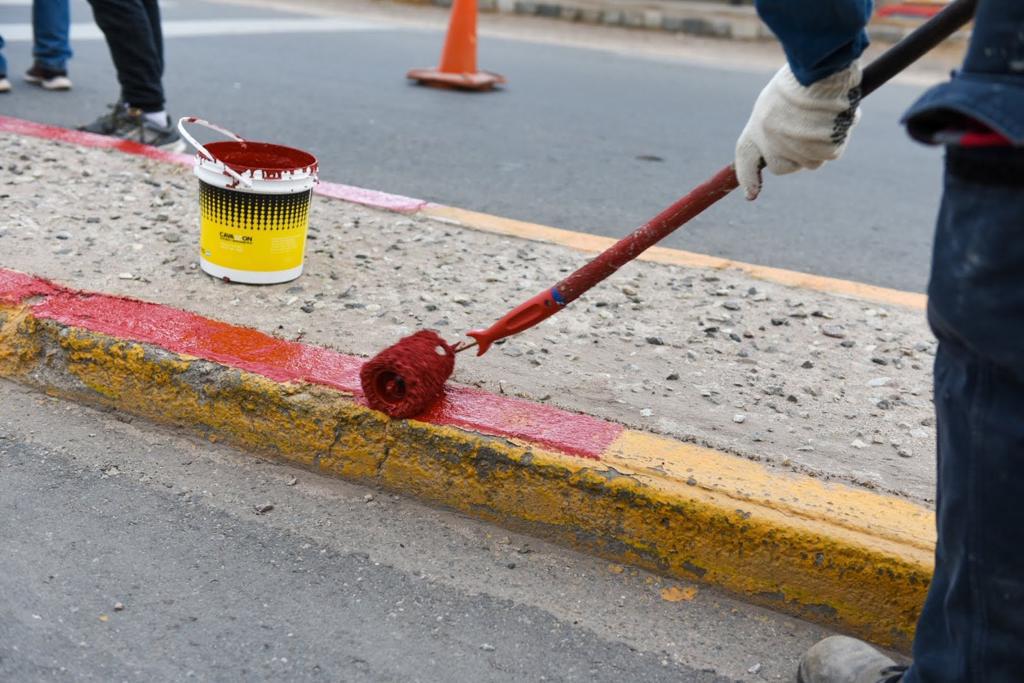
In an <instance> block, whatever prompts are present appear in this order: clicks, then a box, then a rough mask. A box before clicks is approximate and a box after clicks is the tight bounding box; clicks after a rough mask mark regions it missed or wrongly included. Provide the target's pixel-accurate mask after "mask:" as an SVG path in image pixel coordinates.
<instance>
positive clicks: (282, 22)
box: [0, 0, 400, 43]
mask: <svg viewBox="0 0 1024 683" xmlns="http://www.w3.org/2000/svg"><path fill="white" fill-rule="evenodd" d="M5 1H10V0H0V2H5ZM381 30H400V29H399V27H395V26H388V25H387V24H383V23H375V22H369V21H356V20H352V19H324V18H309V19H203V20H196V21H193V20H178V21H165V22H163V32H164V38H196V37H202V36H241V35H259V34H267V33H343V32H348V31H381ZM0 36H3V38H4V40H5V41H7V42H10V43H14V42H25V41H30V40H32V24H29V23H26V24H0ZM71 40H72V41H75V40H103V33H102V32H100V29H99V27H98V26H96V25H95V24H93V23H81V24H72V25H71Z"/></svg>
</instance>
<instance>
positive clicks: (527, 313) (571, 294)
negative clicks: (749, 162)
mask: <svg viewBox="0 0 1024 683" xmlns="http://www.w3.org/2000/svg"><path fill="white" fill-rule="evenodd" d="M738 185H739V182H738V181H737V180H736V172H735V171H734V170H733V168H732V166H726V167H725V168H723V169H722V170H721V171H719V172H718V173H716V174H715V175H714V176H712V177H711V179H710V180H708V181H707V182H705V183H704V184H702V185H699V186H698V187H696V188H695V189H694V190H693V191H692V192H690V194H688V195H686V196H685V197H683V198H682V199H679V200H678V201H676V202H675V203H674V204H672V206H670V207H668V208H667V209H665V210H664V211H662V212H661V213H659V214H658V215H657V216H655V217H654V218H652V219H651V220H650V221H648V222H647V223H645V224H644V225H642V226H640V227H639V228H637V229H636V230H634V231H633V232H631V233H630V234H628V235H626V236H625V237H623V238H622V239H621V240H619V241H618V242H616V243H615V244H613V245H612V246H610V247H608V248H607V249H605V250H604V251H603V252H601V253H600V254H598V255H597V257H595V258H594V260H592V261H590V262H589V263H587V264H586V265H585V266H583V267H582V268H580V269H579V270H577V271H576V272H574V273H573V274H571V275H570V276H569V277H567V278H565V279H564V280H562V281H561V282H559V283H558V284H557V285H555V286H554V287H553V288H551V289H547V290H545V291H543V292H541V293H540V294H538V295H536V296H534V297H533V298H532V299H529V300H527V301H524V302H523V303H521V304H520V305H519V306H516V307H515V308H514V309H512V310H511V311H510V312H509V313H508V314H507V315H505V317H503V318H502V319H501V320H499V321H498V322H496V323H494V324H493V325H491V326H490V327H489V328H487V329H486V330H473V331H472V332H467V333H466V334H468V335H469V336H470V337H472V338H473V339H475V340H476V341H477V351H476V355H478V356H482V355H484V354H485V353H487V349H489V348H490V347H491V344H493V343H494V342H496V341H497V340H499V339H504V338H505V337H508V336H511V335H513V334H519V333H520V332H522V331H523V330H528V329H529V328H531V327H533V326H534V325H536V324H537V323H539V322H541V321H542V320H546V319H547V318H550V317H551V316H553V315H554V314H555V313H558V311H560V310H562V308H564V307H565V305H566V304H569V303H572V302H573V301H575V300H576V299H578V298H579V296H580V295H581V294H583V293H584V292H585V291H587V290H588V289H590V288H591V287H593V286H594V285H596V284H597V283H598V282H600V281H601V280H604V279H605V278H606V277H608V276H609V275H611V274H612V273H614V272H615V271H617V270H618V269H619V268H621V267H622V266H624V265H625V264H627V263H629V262H630V261H632V260H633V259H635V258H636V257H637V256H639V255H640V254H641V253H643V252H644V251H646V250H647V249H648V248H650V247H651V246H653V245H654V244H656V243H657V242H659V241H661V240H662V239H663V238H664V237H666V236H667V235H668V234H669V233H671V232H673V231H674V230H675V229H676V228H678V227H679V226H681V225H683V224H684V223H686V222H687V221H689V220H690V219H691V218H693V217H694V216H696V215H697V214H699V213H700V212H702V211H703V210H704V209H706V208H708V207H709V206H711V205H712V204H714V203H715V202H717V201H718V200H719V199H721V198H722V197H724V196H725V195H727V194H729V193H730V192H732V191H733V190H735V189H736V187H737V186H738Z"/></svg>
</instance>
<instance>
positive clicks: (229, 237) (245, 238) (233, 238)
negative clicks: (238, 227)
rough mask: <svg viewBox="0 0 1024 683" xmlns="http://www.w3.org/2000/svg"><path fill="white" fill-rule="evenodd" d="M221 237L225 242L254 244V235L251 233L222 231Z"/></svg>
mask: <svg viewBox="0 0 1024 683" xmlns="http://www.w3.org/2000/svg"><path fill="white" fill-rule="evenodd" d="M220 238H221V239H222V240H224V241H225V242H236V243H238V244H252V237H251V236H250V235H236V234H234V233H233V232H225V231H223V230H222V231H221V232H220Z"/></svg>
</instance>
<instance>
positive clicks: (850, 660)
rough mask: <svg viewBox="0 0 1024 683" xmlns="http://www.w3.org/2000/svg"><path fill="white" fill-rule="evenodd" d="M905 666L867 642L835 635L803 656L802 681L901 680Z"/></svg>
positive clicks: (894, 682) (874, 682)
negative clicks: (899, 664)
mask: <svg viewBox="0 0 1024 683" xmlns="http://www.w3.org/2000/svg"><path fill="white" fill-rule="evenodd" d="M906 670H907V667H905V666H898V665H897V664H896V662H894V661H892V660H891V659H889V658H888V657H886V656H885V655H883V654H882V653H881V652H879V651H878V650H876V649H875V648H873V647H871V646H870V645H868V644H867V643H865V642H863V641H860V640H856V639H855V638H847V637H846V636H832V637H830V638H826V639H825V640H823V641H821V642H820V643H818V644H817V645H815V646H814V647H812V648H811V649H810V650H808V651H807V652H805V653H804V656H803V657H801V658H800V668H799V669H798V670H797V675H796V679H797V681H798V683H899V681H900V679H901V678H903V672H905V671H906Z"/></svg>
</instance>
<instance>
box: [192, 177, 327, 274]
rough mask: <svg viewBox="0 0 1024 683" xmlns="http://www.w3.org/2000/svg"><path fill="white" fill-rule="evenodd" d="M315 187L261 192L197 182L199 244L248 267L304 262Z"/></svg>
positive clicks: (210, 256)
mask: <svg viewBox="0 0 1024 683" xmlns="http://www.w3.org/2000/svg"><path fill="white" fill-rule="evenodd" d="M311 195H312V191H311V190H307V191H305V192H297V193H294V194H260V193H255V192H240V191H238V190H232V189H226V188H221V187H214V186H213V185H209V184H207V183H204V182H202V181H200V183H199V215H200V218H199V222H200V236H199V248H200V250H201V251H202V255H203V257H204V258H205V259H206V260H207V261H209V262H210V263H212V264H214V265H217V266H221V267H223V268H231V269H233V270H240V271H250V272H260V273H266V272H275V271H280V270H288V269H291V268H297V267H298V266H300V265H302V260H303V256H304V252H305V248H306V230H307V228H308V227H309V201H310V196H311Z"/></svg>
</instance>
